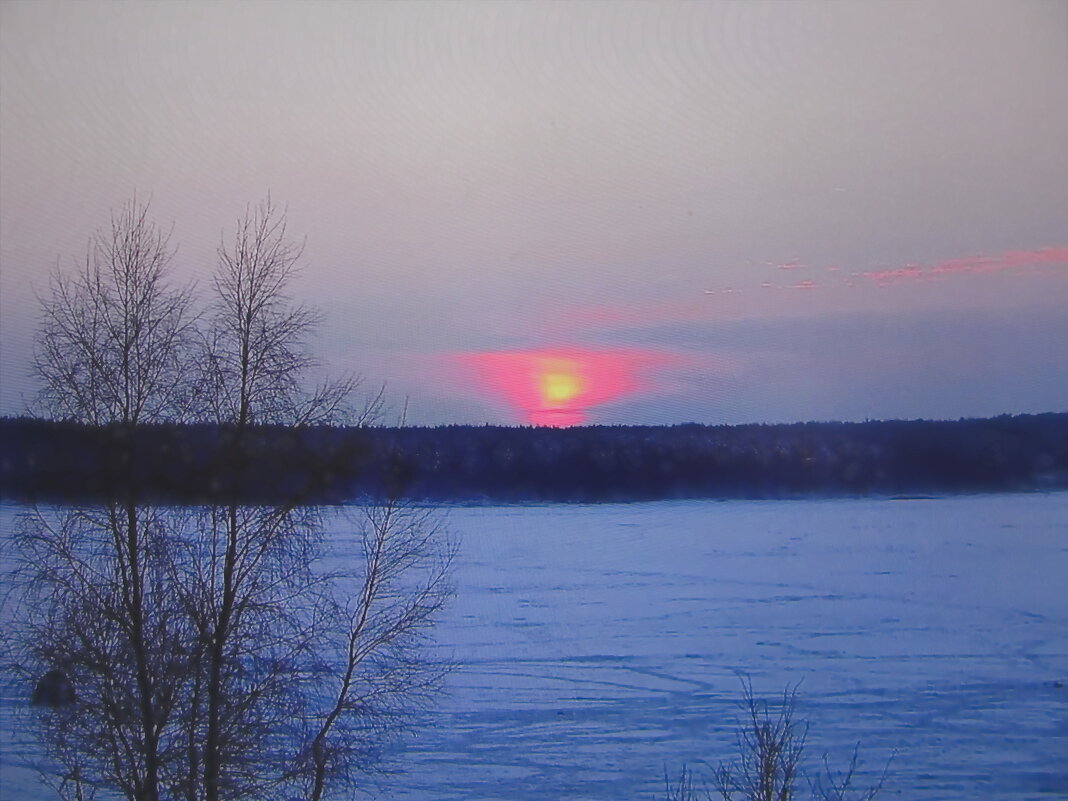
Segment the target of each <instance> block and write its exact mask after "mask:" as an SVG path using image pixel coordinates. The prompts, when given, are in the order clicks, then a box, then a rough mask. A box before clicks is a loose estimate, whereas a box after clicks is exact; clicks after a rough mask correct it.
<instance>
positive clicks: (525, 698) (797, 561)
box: [0, 493, 1068, 801]
mask: <svg viewBox="0 0 1068 801" xmlns="http://www.w3.org/2000/svg"><path fill="white" fill-rule="evenodd" d="M2 514H3V516H2V517H0V521H2V523H3V525H4V527H5V529H6V528H7V527H8V526H9V524H10V521H11V520H12V519H13V515H14V511H13V508H12V507H7V508H6V509H5V510H4V511H3V512H2ZM445 515H446V517H447V521H448V526H449V528H450V529H451V531H452V532H454V534H455V535H456V536H457V538H458V539H459V540H460V555H459V559H458V561H457V566H456V572H455V584H456V586H457V596H456V598H455V600H454V601H453V603H452V605H451V606H450V608H449V610H448V612H447V614H446V616H445V618H444V619H443V620H442V622H441V624H440V626H439V627H438V630H437V637H438V641H439V646H438V648H437V653H438V655H439V656H440V657H441V658H444V659H451V660H454V661H456V662H457V663H458V667H457V669H456V670H455V671H454V672H453V673H452V674H451V676H450V677H449V680H448V692H447V694H446V695H445V696H444V697H442V699H441V700H440V703H439V704H438V707H437V709H436V710H435V711H434V712H432V713H430V714H429V715H428V717H427V723H428V726H429V727H428V728H426V729H425V730H424V731H423V732H422V733H421V734H420V735H419V736H417V737H416V738H415V739H413V740H412V741H410V742H409V744H408V745H407V746H406V747H405V748H404V749H403V752H402V753H400V754H399V755H398V756H399V760H400V761H399V764H400V766H401V767H403V768H404V769H405V772H404V773H403V774H401V775H398V776H392V777H390V778H389V779H388V780H387V781H386V782H385V784H384V787H385V789H386V790H387V791H388V792H385V793H384V795H387V796H389V797H393V798H396V799H403V800H404V801H415V800H416V799H418V800H419V801H445V800H446V799H471V800H472V801H475V800H479V801H488V800H489V799H494V800H495V801H527V799H570V800H573V801H577V800H578V799H590V800H591V801H592V800H593V799H597V800H602V799H603V800H604V801H608V799H612V801H620V800H621V799H642V800H643V801H648V800H649V799H653V798H656V797H657V794H658V792H659V791H660V790H662V787H663V774H664V770H665V768H666V769H667V770H669V771H672V772H674V771H677V769H678V768H679V767H681V765H682V764H683V763H688V764H689V765H690V767H692V768H695V769H696V770H697V772H698V774H701V773H702V772H703V773H704V774H705V775H708V774H710V773H711V769H712V768H714V767H715V766H716V765H717V764H718V763H719V762H720V761H722V760H725V759H729V758H730V757H731V756H732V753H733V749H734V738H735V734H734V726H735V722H736V720H737V717H738V714H739V709H738V707H737V702H738V700H739V697H740V687H741V684H740V680H739V677H738V675H739V673H745V674H748V675H750V676H751V677H752V681H753V686H754V689H755V690H756V692H757V693H758V695H766V696H768V697H773V696H776V695H780V694H781V692H782V690H783V689H784V688H785V687H786V686H788V685H793V684H795V683H797V682H801V685H800V689H799V692H798V712H797V714H798V717H800V718H804V719H805V720H807V721H808V722H809V724H810V731H809V739H808V743H809V745H808V751H807V752H808V756H809V760H808V761H809V763H810V765H811V767H812V768H817V767H818V766H819V765H820V758H821V756H822V754H823V753H824V752H827V755H828V759H829V761H830V764H831V765H832V767H835V766H837V767H845V766H846V764H847V763H848V760H849V756H850V755H851V753H852V750H853V746H854V745H855V744H856V743H857V742H860V744H861V745H860V755H861V760H862V770H863V771H864V773H865V776H866V777H867V778H868V779H869V780H874V778H876V777H877V776H878V775H879V774H881V773H882V770H883V768H884V766H885V764H886V762H887V760H888V759H890V757H891V756H893V760H892V762H891V764H890V767H889V770H888V773H887V780H886V785H885V788H884V791H883V793H882V794H881V795H880V798H902V799H913V800H914V801H945V800H948V799H998V801H1030V800H1031V799H1035V800H1037V799H1045V800H1047V801H1048V799H1054V798H1058V799H1064V798H1068V758H1066V755H1068V687H1065V686H1057V683H1058V682H1059V683H1061V684H1063V685H1068V591H1066V590H1065V588H1064V584H1065V577H1066V576H1068V493H1055V494H1033V495H986V496H964V497H952V498H939V499H916V500H871V499H866V500H814V501H768V502H753V501H727V502H714V501H687V502H672V503H643V504H627V505H624V504H621V505H599V506H564V505H546V506H510V507H453V508H451V509H449V510H448V511H447V512H446V513H445ZM332 519H333V520H334V521H335V522H334V524H333V525H332V533H331V537H332V540H333V542H334V543H335V545H336V547H337V549H338V551H337V552H338V554H339V557H340V558H344V555H345V554H346V553H351V552H352V548H353V547H354V544H353V541H352V539H351V537H350V536H348V535H347V533H346V531H345V528H344V526H343V525H342V524H341V523H340V521H341V518H340V517H338V518H332ZM16 703H25V701H24V700H16V699H13V698H10V697H9V698H7V699H5V702H4V705H3V707H2V708H0V716H2V718H0V723H2V724H3V729H4V731H3V739H0V746H2V753H3V758H2V759H0V799H4V801H7V799H12V801H13V800H14V799H16V798H20V799H21V798H27V799H33V798H42V799H43V798H47V797H50V796H49V794H48V793H47V792H44V791H39V792H34V793H32V794H31V793H29V792H27V788H29V787H31V786H32V785H31V784H30V783H29V781H30V779H29V778H28V777H29V776H30V774H28V773H27V772H26V771H24V770H22V769H20V768H19V767H18V763H19V762H20V761H21V760H22V759H23V758H24V757H25V756H26V754H27V751H28V749H29V746H28V743H29V739H28V738H27V737H26V736H24V735H23V734H22V733H20V732H19V731H17V730H13V728H14V724H13V722H12V721H13V717H12V711H13V709H12V707H13V705H14V704H16Z"/></svg>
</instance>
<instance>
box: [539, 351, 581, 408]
mask: <svg viewBox="0 0 1068 801" xmlns="http://www.w3.org/2000/svg"><path fill="white" fill-rule="evenodd" d="M553 361H554V362H556V360H553ZM542 369H543V372H542V374H541V376H540V381H539V384H540V387H541V397H542V401H544V403H545V405H546V406H559V405H561V404H565V403H567V402H568V401H570V400H572V399H573V398H574V397H575V396H576V395H578V394H579V393H580V392H581V391H582V381H581V379H580V378H579V377H578V375H577V374H576V372H575V370H574V367H573V366H572V365H569V364H567V363H566V362H560V363H554V364H551V365H543V367H542Z"/></svg>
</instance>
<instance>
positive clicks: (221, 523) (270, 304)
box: [187, 199, 448, 801]
mask: <svg viewBox="0 0 1068 801" xmlns="http://www.w3.org/2000/svg"><path fill="white" fill-rule="evenodd" d="M301 252H302V247H301V246H299V245H297V244H294V243H293V242H291V241H290V240H289V239H288V238H287V234H286V220H285V213H284V212H283V211H281V210H279V209H278V208H277V207H275V206H274V205H273V204H272V203H271V201H270V199H268V200H267V201H266V202H264V203H263V204H261V205H259V206H258V207H256V208H250V209H249V210H247V212H246V214H245V216H244V217H243V218H242V219H241V220H240V221H239V222H238V225H237V233H236V234H235V236H234V239H233V242H232V244H231V245H230V246H229V247H223V248H220V251H219V267H218V272H217V274H216V278H215V283H214V288H215V302H214V304H213V308H212V314H211V315H210V321H211V328H210V330H209V331H208V333H207V335H206V337H205V339H204V357H203V358H202V360H201V361H202V363H203V365H204V371H203V373H202V378H201V383H200V386H201V392H200V395H201V397H202V398H203V399H204V400H205V402H206V403H205V408H206V409H207V412H208V414H209V415H210V416H211V417H212V418H213V419H215V420H217V421H218V422H222V423H226V424H229V425H230V426H231V427H232V428H233V431H234V437H235V453H240V451H241V442H242V438H243V437H244V436H245V435H246V432H247V429H248V427H249V426H250V425H252V424H255V423H281V424H286V425H291V426H292V425H296V426H300V425H308V424H323V423H334V422H339V421H341V420H346V421H347V422H349V423H350V424H357V425H363V424H366V423H368V422H371V421H373V419H374V417H375V415H376V414H377V413H378V412H379V411H380V409H381V406H382V392H381V390H380V391H379V392H377V393H375V394H373V395H372V396H371V398H370V399H369V400H368V401H367V402H365V403H364V404H363V405H362V407H361V408H360V409H359V411H358V412H355V413H351V412H350V409H351V406H350V403H351V399H352V397H353V394H354V391H355V390H356V389H357V387H358V384H359V382H358V381H357V380H355V379H352V378H348V379H343V380H341V381H339V382H335V383H322V384H320V385H319V386H318V387H317V388H316V389H315V390H313V391H311V392H306V391H304V389H303V387H304V386H305V384H306V374H307V372H308V369H309V368H310V367H311V366H312V364H313V362H312V360H311V358H310V357H309V356H308V355H307V351H306V350H305V341H306V338H307V336H308V334H309V332H310V331H311V329H312V327H313V326H314V325H315V323H316V322H317V319H318V318H317V315H315V314H314V313H312V312H311V311H309V310H308V309H307V308H306V307H303V306H300V305H297V304H295V303H293V302H292V300H291V299H290V298H289V295H288V289H289V283H290V281H291V279H292V278H293V276H294V275H295V273H296V270H297V263H298V260H299V258H300V255H301ZM236 468H237V472H238V473H239V472H240V465H238V466H236ZM301 500H302V499H301V498H299V497H291V498H285V499H280V503H279V504H278V505H277V506H274V507H271V508H258V509H253V508H249V507H242V506H239V505H237V504H233V503H232V504H230V505H228V506H226V507H225V508H217V509H213V510H211V521H210V525H207V526H205V527H204V532H206V534H207V542H208V543H209V547H208V548H207V550H205V551H203V552H202V553H201V554H200V558H199V559H198V560H195V564H196V567H195V569H194V571H193V575H194V580H193V581H192V585H193V586H204V587H206V591H202V592H201V593H200V596H201V598H202V600H204V601H206V604H203V603H202V604H201V606H200V607H199V608H198V609H197V611H196V613H195V614H196V616H197V619H198V625H200V626H201V628H202V631H203V634H202V640H203V642H204V643H205V644H206V645H205V651H204V653H203V655H202V656H203V659H202V661H201V665H202V673H201V674H200V675H199V677H198V685H197V686H198V694H199V698H201V699H202V705H203V709H202V712H200V713H198V714H199V715H200V717H201V720H200V721H199V724H200V725H201V726H202V727H203V751H202V756H201V759H202V770H201V772H202V776H203V781H202V784H203V792H204V795H203V797H204V798H205V799H207V801H216V799H221V798H231V797H240V796H247V795H249V794H250V792H251V791H253V790H254V791H255V793H256V794H258V795H262V794H263V793H264V792H265V787H264V786H263V784H262V779H263V777H266V776H276V777H277V781H278V782H281V783H291V782H298V781H305V782H307V783H308V785H307V791H308V793H309V794H310V797H312V798H315V799H319V798H321V797H323V794H324V792H325V789H326V786H327V780H328V779H334V780H337V779H341V780H344V779H346V778H352V776H353V771H354V770H356V769H357V768H358V767H359V766H361V765H366V760H360V759H357V758H356V754H357V752H358V751H359V750H360V749H363V750H364V751H366V750H367V747H368V744H369V742H371V741H370V740H367V739H363V740H360V738H359V737H358V735H357V733H358V732H359V733H361V734H363V735H365V734H367V733H368V732H369V731H370V730H372V729H373V730H374V731H373V733H374V734H375V735H376V737H379V738H380V737H381V735H382V734H383V729H382V728H377V729H376V728H375V725H376V724H373V723H372V721H374V720H384V719H385V717H384V713H385V710H386V709H387V708H388V707H387V704H386V703H385V699H387V698H392V699H396V698H399V697H400V696H402V695H404V696H405V697H407V698H408V699H412V698H414V697H416V696H418V694H419V691H420V689H421V688H422V687H423V685H422V684H421V682H423V681H425V680H426V678H427V671H425V670H420V669H417V668H419V667H422V666H421V665H419V664H417V662H415V661H412V660H410V659H409V656H410V655H409V654H407V653H406V651H405V647H406V646H409V645H411V644H413V643H414V642H415V641H416V640H417V636H416V635H417V634H418V633H419V632H421V631H422V630H423V629H424V628H425V626H426V625H427V624H428V623H429V622H430V620H432V618H433V616H434V615H435V614H436V613H437V611H438V610H439V609H440V607H441V604H442V603H443V601H444V597H445V592H444V584H443V578H444V570H445V568H446V567H447V561H448V560H447V559H444V560H443V561H442V562H441V564H440V569H439V568H438V567H436V566H435V564H436V563H434V564H431V563H432V562H434V559H435V558H436V556H437V553H438V551H437V548H438V537H437V535H436V532H435V530H434V527H433V526H428V525H427V519H426V518H425V516H423V517H415V518H412V517H407V518H404V516H403V515H402V514H401V512H400V510H399V507H397V506H396V505H395V504H390V505H387V507H386V508H385V511H384V512H381V513H380V512H379V511H378V510H368V517H367V520H368V521H369V522H370V528H369V529H365V530H364V531H365V533H364V535H363V536H362V539H361V542H362V543H363V547H364V553H365V557H366V558H365V560H364V566H365V573H364V574H363V576H362V586H361V587H360V590H359V594H358V596H357V597H358V600H355V601H352V600H347V599H342V600H338V599H337V598H336V597H335V596H334V595H333V594H332V593H331V591H330V590H331V586H333V585H332V582H331V581H330V580H329V578H330V577H326V576H321V575H320V576H317V575H315V574H313V573H311V572H309V571H308V569H307V568H308V565H310V564H312V563H313V562H314V561H315V559H316V557H317V555H318V553H319V549H320V544H321V543H320V532H321V526H320V525H319V523H318V517H317V513H316V512H315V511H314V510H309V509H307V508H306V507H302V506H300V502H301ZM402 518H403V522H401V521H402ZM367 532H371V533H367ZM424 571H429V572H428V573H427V575H426V577H425V582H424V583H423V584H417V585H413V586H408V587H407V588H406V589H405V591H404V592H403V593H402V592H400V588H399V587H398V586H397V582H398V581H399V580H400V579H401V578H402V577H408V576H410V575H413V574H420V573H422V572H424ZM336 578H340V577H336ZM187 583H189V582H187ZM331 622H332V623H333V624H335V625H328V624H329V623H331ZM330 631H335V632H336V633H337V636H338V637H340V638H341V639H342V640H343V641H344V647H343V648H341V649H340V651H339V652H340V653H341V654H343V658H341V659H338V660H335V661H333V662H332V663H325V664H324V663H321V662H320V663H318V664H317V660H318V659H319V657H318V656H317V655H318V654H323V653H330V652H331V650H332V648H333V649H334V651H335V652H338V651H337V646H331V644H330V643H329V641H325V640H323V639H322V638H321V637H317V636H316V635H319V634H325V633H328V632H330ZM280 632H287V634H286V636H275V635H277V634H278V633H280ZM263 665H271V666H276V667H277V670H274V669H272V670H267V671H266V672H264V670H263V668H262V666H263ZM372 665H375V666H377V671H378V672H377V673H376V672H375V671H374V670H372V669H371V666H372ZM257 671H259V672H258V673H257ZM431 672H432V671H431ZM250 675H256V676H258V677H259V678H260V679H261V680H262V681H263V682H264V684H263V686H262V687H261V688H260V689H258V690H257V692H256V693H254V694H250V693H249V692H248V691H247V689H245V686H246V684H247V682H248V680H249V679H248V677H249V676H250ZM331 675H336V677H337V682H336V685H335V687H334V688H333V689H332V690H329V691H328V690H326V689H325V688H324V685H323V677H326V676H331ZM294 677H301V678H303V679H304V681H303V682H300V683H295V682H293V681H291V679H292V678H294ZM235 685H237V686H240V687H242V689H241V690H239V691H235ZM268 688H270V689H268ZM327 692H329V693H330V695H329V696H327V695H326V693H327ZM327 697H329V698H331V700H330V701H329V703H328V708H327V709H326V711H325V712H319V711H317V710H318V709H320V708H321V707H322V706H323V704H324V702H326V699H327ZM235 699H237V703H235ZM278 710H287V712H286V715H285V719H286V720H290V721H292V720H297V719H300V720H304V721H305V724H304V726H303V727H302V731H300V732H297V731H295V730H294V731H291V732H290V733H289V734H290V737H288V738H287V737H285V736H281V734H280V726H279V725H278V724H279V723H280V721H278V720H277V714H276V713H277V711H278ZM301 714H303V717H301ZM368 727H370V729H369V728H368ZM313 729H314V731H312V730H313ZM358 740H360V743H359V745H357V741H358ZM268 742H271V743H274V744H276V745H277V746H278V747H279V748H282V749H284V748H286V747H290V748H292V749H293V751H294V754H293V755H291V756H293V757H295V758H296V760H297V761H296V764H294V765H292V766H291V767H289V768H288V769H287V770H285V771H284V772H281V773H278V772H277V771H276V772H274V773H272V772H270V771H267V770H265V769H264V766H263V765H262V764H259V765H258V766H257V763H256V761H255V759H252V758H251V755H255V754H261V755H262V754H266V753H269V752H270V749H268V748H265V747H264V744H265V743H268ZM276 756H277V755H276ZM275 764H276V765H277V764H278V763H277V762H276V763H275ZM253 776H255V777H260V779H261V783H260V784H258V785H257V784H255V783H254V782H252V777H253Z"/></svg>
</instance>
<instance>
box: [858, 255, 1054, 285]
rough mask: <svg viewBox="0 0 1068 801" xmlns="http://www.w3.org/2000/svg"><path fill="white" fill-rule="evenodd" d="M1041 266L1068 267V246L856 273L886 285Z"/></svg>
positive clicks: (1015, 270) (878, 283)
mask: <svg viewBox="0 0 1068 801" xmlns="http://www.w3.org/2000/svg"><path fill="white" fill-rule="evenodd" d="M1044 265H1061V266H1062V267H1068V247H1045V248H1037V249H1035V250H1009V251H1005V252H1004V253H999V254H997V255H995V256H988V255H986V254H978V255H975V256H966V257H964V258H957V259H945V260H943V261H939V262H936V263H934V264H930V265H926V264H906V265H905V266H903V267H896V268H892V269H884V270H868V271H865V272H863V273H861V274H860V275H861V276H862V277H864V278H867V279H868V280H870V281H873V282H874V283H876V284H877V285H879V286H888V285H892V284H900V283H907V282H915V281H936V280H939V279H942V278H947V277H951V276H963V275H982V274H987V273H1004V272H1021V271H1026V270H1031V269H1034V268H1036V267H1041V266H1044ZM1061 272H1064V271H1063V270H1062V271H1061Z"/></svg>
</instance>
